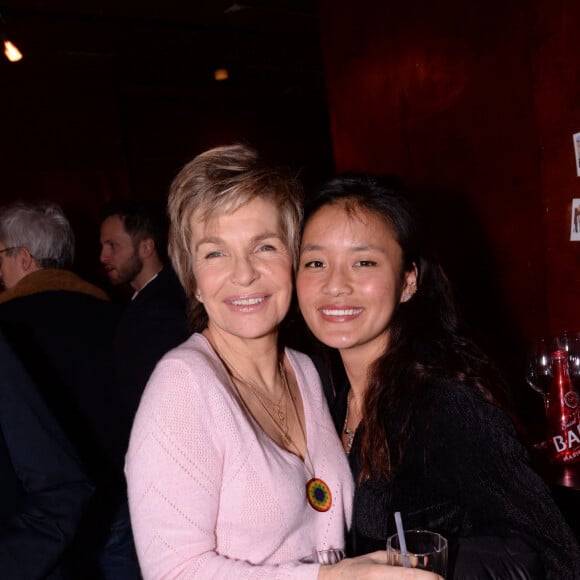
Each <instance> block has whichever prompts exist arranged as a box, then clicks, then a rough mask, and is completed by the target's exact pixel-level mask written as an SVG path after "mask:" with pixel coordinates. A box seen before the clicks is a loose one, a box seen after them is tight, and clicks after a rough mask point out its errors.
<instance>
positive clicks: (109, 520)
mask: <svg viewBox="0 0 580 580" xmlns="http://www.w3.org/2000/svg"><path fill="white" fill-rule="evenodd" d="M73 257H74V234H73V230H72V228H71V225H70V223H69V221H68V219H67V218H66V216H65V214H64V212H63V211H62V209H61V208H60V207H59V206H58V205H57V204H54V203H15V204H11V205H9V206H5V207H3V208H0V276H1V277H2V281H3V284H4V286H5V290H4V291H3V292H1V293H0V331H1V332H3V333H4V335H5V337H6V339H7V341H8V342H9V343H10V346H11V347H12V349H13V350H14V351H15V352H16V354H17V355H18V357H19V359H20V360H21V361H22V363H23V365H24V366H25V368H26V370H27V372H28V374H29V375H30V376H31V378H32V379H33V380H34V382H35V383H36V385H37V386H38V389H39V391H40V393H41V395H42V396H43V398H44V399H45V401H46V403H47V406H48V407H49V409H50V411H51V412H52V413H53V415H54V416H55V418H56V419H57V421H58V423H59V424H60V426H61V428H62V429H63V431H64V432H65V434H66V436H67V437H68V439H69V440H70V442H71V443H72V444H73V445H74V446H75V450H76V452H77V454H78V456H79V458H80V459H81V461H82V463H83V466H84V467H85V469H86V471H87V473H88V475H89V476H90V477H91V479H92V480H93V482H94V483H95V484H96V492H95V496H94V499H93V502H92V503H91V505H90V506H89V511H88V512H87V517H86V518H85V520H84V523H83V529H81V532H80V534H81V536H80V538H79V540H78V541H77V542H76V543H75V550H77V552H76V553H73V554H72V555H73V556H75V562H74V564H75V569H74V571H71V574H72V575H73V577H75V578H77V577H78V578H85V579H87V580H89V579H92V578H94V577H95V578H96V577H97V576H96V575H95V576H93V574H94V573H95V571H96V570H97V569H98V568H99V567H100V568H101V571H102V572H104V570H103V562H104V565H105V566H108V565H109V563H110V561H111V560H113V559H114V560H115V561H117V558H112V557H107V555H108V554H109V553H110V552H107V550H106V549H105V545H107V546H108V545H109V543H108V540H107V543H106V542H105V538H112V537H113V536H114V537H115V538H119V537H120V534H119V529H120V525H121V524H122V525H123V526H124V530H125V531H126V534H125V536H124V537H125V538H128V539H127V541H125V545H126V546H128V548H127V550H128V552H130V550H131V548H132V540H131V536H130V526H129V520H128V511H127V510H126V489H125V480H124V475H123V462H124V454H125V451H126V446H127V439H128V433H129V425H130V423H129V415H128V412H127V409H126V408H125V406H124V401H123V399H122V397H121V393H120V390H119V388H118V385H117V383H116V381H115V378H114V370H113V356H112V342H113V337H114V334H115V329H116V326H117V323H118V319H119V315H120V312H119V309H118V308H117V307H116V306H115V305H113V304H112V303H111V302H110V301H109V299H108V296H107V294H106V293H105V292H104V291H103V290H101V289H100V288H97V287H96V286H94V285H93V284H90V283H89V282H87V281H86V280H83V279H82V278H80V277H79V276H77V275H76V274H75V273H74V272H72V271H71V270H70V268H71V266H72V261H73ZM117 524H119V525H117ZM119 545H120V542H117V543H116V546H111V547H112V548H113V547H115V548H116V547H118V546H119ZM131 557H132V556H131V554H129V557H128V561H129V566H130V565H131V562H130V560H131ZM134 565H136V561H135V563H134ZM123 574H124V575H123V576H121V577H123V578H127V579H130V578H136V577H137V574H138V571H137V572H136V573H135V574H132V573H130V572H127V573H123ZM0 576H2V574H1V572H0ZM104 577H105V578H107V577H108V576H107V575H106V574H105V575H104Z"/></svg>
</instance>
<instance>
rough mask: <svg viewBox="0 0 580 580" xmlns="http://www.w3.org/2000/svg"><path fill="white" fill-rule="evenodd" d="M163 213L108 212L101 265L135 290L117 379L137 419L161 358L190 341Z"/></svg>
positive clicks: (122, 327) (121, 329)
mask: <svg viewBox="0 0 580 580" xmlns="http://www.w3.org/2000/svg"><path fill="white" fill-rule="evenodd" d="M163 216H164V214H163V211H162V210H159V209H158V210H157V211H156V209H155V208H154V207H150V206H147V205H145V204H140V203H137V202H130V201H126V202H120V203H118V204H115V205H111V206H109V207H107V208H105V211H104V212H103V221H102V223H101V263H102V264H103V265H104V267H105V271H106V273H107V275H108V277H109V280H110V281H111V283H112V284H113V285H115V286H120V285H128V286H130V288H131V289H132V290H133V296H132V298H131V301H130V302H129V304H128V306H127V308H126V310H125V313H124V315H123V317H122V318H121V321H120V323H119V326H118V327H117V332H116V336H115V341H114V356H115V369H116V373H117V379H118V382H119V385H120V388H121V391H122V393H123V395H124V396H125V398H126V402H127V405H128V408H129V412H130V414H131V416H134V414H135V412H136V410H137V407H138V406H139V401H140V399H141V394H142V393H143V389H144V388H145V385H146V384H147V381H148V380H149V376H150V375H151V373H152V372H153V369H154V368H155V365H156V364H157V362H158V361H159V359H160V358H161V357H162V356H163V355H164V354H165V353H166V352H167V351H169V350H170V349H172V348H174V347H175V346H177V345H178V344H180V343H181V342H183V341H184V340H185V339H186V338H187V337H188V336H189V334H190V333H189V331H188V328H187V316H186V298H185V293H184V292H183V288H182V287H181V284H180V283H179V280H178V279H177V276H176V275H175V272H174V271H173V269H172V268H171V266H170V265H168V264H167V241H166V224H165V220H164V219H163Z"/></svg>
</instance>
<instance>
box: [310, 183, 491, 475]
mask: <svg viewBox="0 0 580 580" xmlns="http://www.w3.org/2000/svg"><path fill="white" fill-rule="evenodd" d="M391 181H392V180H391ZM338 203H340V204H341V205H344V206H345V208H347V211H353V212H356V211H357V210H363V211H366V212H370V213H372V214H374V215H376V216H379V217H380V218H382V219H384V221H385V223H386V224H387V225H388V227H389V228H390V229H391V231H392V233H393V235H394V237H395V239H396V240H397V242H398V243H399V245H400V247H401V249H402V251H403V264H402V272H401V276H403V274H404V273H405V272H409V271H411V270H412V269H413V266H416V268H417V273H418V277H417V292H416V293H415V294H414V296H413V297H412V298H411V299H410V300H408V301H407V302H402V303H401V304H399V306H398V307H397V308H396V310H395V312H394V314H393V318H392V320H391V323H390V327H389V333H390V334H389V337H390V339H389V346H388V348H387V350H386V351H385V352H384V353H383V354H382V356H380V357H379V358H378V359H377V360H376V361H375V363H374V364H373V365H372V366H371V367H370V368H369V372H368V389H367V392H366V397H365V405H364V421H363V422H362V423H361V425H360V427H359V437H360V446H361V457H362V469H361V474H360V477H361V480H363V481H364V480H366V479H368V478H370V477H381V476H385V477H387V478H389V477H391V476H392V474H393V471H394V470H395V469H396V467H397V466H398V464H399V463H400V461H401V459H402V456H403V453H404V448H405V444H406V442H407V440H408V434H409V424H410V419H411V414H412V410H413V408H414V407H415V406H416V405H415V403H416V402H417V401H418V400H419V398H420V397H421V392H422V389H421V386H422V384H423V383H425V382H426V381H432V380H433V379H439V378H441V379H443V378H447V379H449V378H453V379H457V380H458V381H461V382H462V383H466V384H469V385H472V386H473V387H475V388H477V389H479V390H481V391H482V392H483V393H484V394H485V396H486V398H488V400H490V401H493V397H492V395H491V393H490V391H489V390H488V387H489V385H491V384H494V383H495V382H496V381H497V380H499V376H498V375H497V374H496V372H495V369H494V367H493V365H491V364H490V361H489V360H488V359H487V357H486V356H485V355H484V354H483V353H482V352H481V351H480V350H479V349H478V348H477V347H476V346H475V345H474V344H473V343H471V342H470V341H469V340H467V339H466V338H464V337H463V336H462V335H461V334H460V331H459V320H458V317H457V312H456V309H455V306H454V302H453V299H452V293H451V288H450V285H449V282H448V280H447V277H446V276H445V274H444V272H443V270H442V269H441V267H440V266H439V265H438V264H437V263H436V262H435V260H434V259H433V258H431V257H430V255H429V252H428V248H427V247H426V245H425V240H424V239H423V230H422V228H421V225H420V220H419V218H418V214H417V212H416V210H415V208H414V206H413V204H412V203H411V202H410V200H409V199H408V197H407V196H406V195H405V193H404V192H403V190H402V188H401V187H399V186H398V185H395V184H394V182H393V183H389V182H387V181H386V180H382V179H381V178H378V177H374V176H371V175H367V174H343V175H340V176H338V177H336V178H334V179H332V180H330V181H328V182H327V183H326V184H324V185H323V186H322V188H321V189H320V190H319V191H318V193H317V194H316V195H315V196H314V197H313V198H311V200H310V202H309V204H308V205H307V208H306V213H305V220H304V224H306V223H307V222H308V220H309V218H310V217H312V215H313V214H315V213H316V212H317V211H318V210H319V209H320V208H322V207H323V206H326V205H333V204H338ZM395 406H396V407H397V409H398V410H400V409H403V420H402V424H401V427H400V431H399V433H398V437H397V440H398V444H397V445H394V443H393V442H391V441H389V435H388V433H389V432H391V433H392V425H390V426H389V425H388V424H387V423H388V417H389V416H390V415H391V411H392V410H393V409H394V407H395ZM389 427H390V428H389Z"/></svg>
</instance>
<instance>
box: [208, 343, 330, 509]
mask: <svg viewBox="0 0 580 580" xmlns="http://www.w3.org/2000/svg"><path fill="white" fill-rule="evenodd" d="M214 349H215V351H216V354H217V355H218V357H219V358H220V359H221V361H222V362H223V364H224V366H225V367H226V370H227V371H228V373H229V374H230V376H231V377H232V378H233V379H235V380H236V381H238V382H239V383H241V384H243V385H247V386H248V387H249V388H250V391H251V392H252V394H253V395H254V397H256V400H257V401H258V402H259V404H260V405H261V406H262V408H263V409H264V411H266V414H267V415H268V416H269V417H270V419H272V422H273V423H274V425H275V426H276V428H277V429H278V430H279V432H280V434H281V436H282V441H283V442H284V445H285V447H286V448H287V449H289V448H290V446H292V447H294V449H295V450H296V455H297V456H298V457H299V458H300V460H301V461H302V464H303V465H304V467H305V468H306V470H307V471H308V473H309V475H310V479H309V480H308V481H307V482H306V500H307V501H308V504H309V505H310V507H312V508H313V509H315V510H316V511H317V512H327V511H328V510H329V509H330V506H331V505H332V494H331V492H330V488H329V487H328V485H326V483H325V482H324V481H323V480H322V479H320V478H317V477H315V471H314V464H313V463H312V459H311V457H310V453H309V452H308V443H307V441H306V431H305V430H304V427H303V425H302V420H301V419H300V415H299V414H298V408H297V407H296V401H295V400H294V397H293V396H292V393H291V391H290V384H289V382H288V376H287V375H286V369H285V368H284V364H283V363H282V361H280V362H279V363H278V371H279V373H280V376H281V378H282V384H283V386H284V393H286V392H288V396H289V397H290V400H291V401H292V407H293V410H294V415H295V417H296V420H297V421H298V425H299V426H300V431H301V433H302V437H303V440H304V446H305V450H306V457H304V456H303V455H302V453H301V452H300V449H299V448H298V446H297V445H296V443H294V440H293V439H292V437H290V434H289V427H288V423H287V422H286V426H285V428H284V427H282V425H280V424H279V422H278V421H276V418H275V417H274V415H272V413H271V412H270V410H269V409H268V407H267V405H266V404H265V403H264V401H263V400H262V399H261V397H260V396H259V393H258V391H257V390H256V387H255V384H254V383H253V381H251V380H249V379H244V378H243V377H242V376H241V375H240V373H238V372H237V371H236V369H235V367H234V366H233V365H232V364H231V363H230V362H229V361H228V360H227V359H226V358H225V357H224V356H223V354H222V353H221V352H219V350H218V349H217V347H215V346H214ZM284 393H283V395H284ZM266 398H267V397H266ZM270 402H271V401H270ZM280 402H282V399H280ZM286 410H287V409H286ZM307 460H308V461H307ZM309 464H310V465H309Z"/></svg>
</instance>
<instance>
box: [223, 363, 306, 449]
mask: <svg viewBox="0 0 580 580" xmlns="http://www.w3.org/2000/svg"><path fill="white" fill-rule="evenodd" d="M226 367H227V369H228V372H229V373H230V375H231V377H232V378H233V379H235V380H236V381H238V383H241V384H242V385H246V386H247V387H248V388H249V389H250V392H251V393H252V394H253V395H254V397H255V399H256V401H258V403H259V404H260V406H261V407H262V409H264V411H265V412H266V415H268V417H270V419H271V420H272V423H273V424H274V426H275V427H276V428H277V429H278V431H280V435H281V436H282V442H283V443H284V446H285V447H289V446H290V445H293V446H294V448H296V445H294V442H293V441H292V439H291V437H290V435H289V434H288V433H289V430H290V425H289V423H288V421H287V420H286V419H287V417H288V399H287V397H286V394H287V391H289V387H288V379H287V378H286V373H285V371H284V369H283V365H282V362H281V361H280V362H279V363H278V372H279V373H280V377H281V379H282V387H283V388H282V395H281V397H280V400H279V401H278V403H274V402H273V401H272V400H271V399H270V398H269V397H267V396H266V395H262V396H263V397H264V399H266V400H267V401H268V403H270V405H272V407H273V410H274V413H272V412H271V411H270V409H268V406H267V405H266V404H265V403H264V401H263V400H262V396H260V394H259V393H258V389H257V388H256V385H255V383H254V382H253V381H251V380H250V379H244V378H242V376H241V375H240V374H239V373H238V372H237V371H236V370H235V369H234V368H233V367H232V365H231V364H230V363H229V362H227V363H226ZM282 399H284V400H285V403H286V405H285V408H284V411H282V407H281V405H282ZM298 454H299V455H300V452H299V451H298ZM300 458H301V459H302V457H300Z"/></svg>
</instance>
